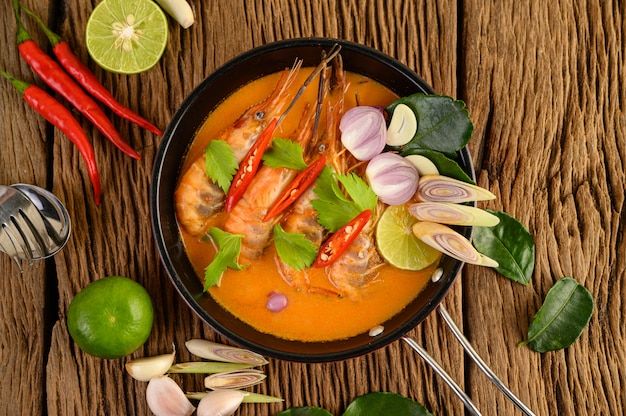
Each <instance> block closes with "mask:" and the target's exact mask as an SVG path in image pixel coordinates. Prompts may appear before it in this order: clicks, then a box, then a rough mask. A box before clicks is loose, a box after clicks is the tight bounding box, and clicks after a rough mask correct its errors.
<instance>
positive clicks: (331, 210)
mask: <svg viewBox="0 0 626 416" xmlns="http://www.w3.org/2000/svg"><path fill="white" fill-rule="evenodd" d="M339 182H341V184H342V185H343V187H344V188H345V189H346V191H347V192H348V195H350V197H351V198H352V200H350V199H348V198H346V196H345V195H344V193H343V192H342V191H341V189H340V188H339ZM313 192H315V195H317V199H314V200H313V201H311V204H312V205H313V208H314V209H315V210H316V211H317V220H318V221H319V223H320V224H321V225H322V226H323V227H324V228H326V229H327V230H329V231H332V232H335V231H337V230H338V229H340V228H341V227H343V226H344V225H346V224H347V223H348V222H350V220H352V219H353V218H354V217H356V216H357V215H359V214H360V213H361V212H362V211H364V210H366V209H374V208H375V207H376V203H377V197H376V194H374V192H373V191H372V190H371V188H370V187H369V186H368V185H367V183H365V181H364V180H363V179H361V178H359V177H358V176H357V175H355V174H348V175H336V174H335V172H334V171H333V170H332V169H331V168H329V167H325V168H324V170H323V171H322V174H321V175H320V176H319V178H317V181H316V182H315V188H314V189H313Z"/></svg>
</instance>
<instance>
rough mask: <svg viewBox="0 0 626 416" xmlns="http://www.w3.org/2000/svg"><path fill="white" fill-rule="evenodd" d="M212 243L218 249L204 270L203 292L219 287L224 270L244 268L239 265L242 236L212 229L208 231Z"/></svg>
mask: <svg viewBox="0 0 626 416" xmlns="http://www.w3.org/2000/svg"><path fill="white" fill-rule="evenodd" d="M209 234H210V235H211V238H212V239H213V242H215V245H216V246H217V247H218V250H217V253H216V254H215V257H213V260H212V261H211V263H209V265H208V266H207V267H206V269H204V290H205V291H206V290H208V289H209V288H210V287H213V286H219V285H220V281H221V280H222V275H223V274H224V272H225V271H226V269H232V270H242V269H243V268H245V267H246V266H244V265H241V264H239V253H240V252H241V240H243V235H239V234H231V233H228V232H226V231H222V230H220V229H219V228H216V227H213V228H211V230H210V231H209Z"/></svg>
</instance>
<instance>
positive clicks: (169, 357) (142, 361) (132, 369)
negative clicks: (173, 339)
mask: <svg viewBox="0 0 626 416" xmlns="http://www.w3.org/2000/svg"><path fill="white" fill-rule="evenodd" d="M175 356H176V350H174V351H173V352H172V353H171V354H163V355H157V356H154V357H144V358H139V359H136V360H132V361H129V362H127V363H126V365H125V367H126V371H127V372H128V374H130V376H131V377H132V378H134V379H135V380H138V381H150V379H152V378H155V377H159V376H162V375H163V374H165V373H167V370H169V368H170V367H171V366H172V364H174V358H175Z"/></svg>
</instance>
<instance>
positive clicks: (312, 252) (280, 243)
mask: <svg viewBox="0 0 626 416" xmlns="http://www.w3.org/2000/svg"><path fill="white" fill-rule="evenodd" d="M274 245H275V246H276V252H277V253H278V257H280V259H281V260H282V261H283V263H285V264H286V265H288V266H289V267H291V268H292V269H296V270H302V269H304V268H305V267H309V266H310V265H311V264H313V261H314V260H315V256H316V255H317V246H316V245H315V244H313V242H312V241H311V240H309V239H308V238H306V237H305V235H304V234H298V233H288V232H287V231H285V230H283V227H281V226H280V224H276V225H275V226H274Z"/></svg>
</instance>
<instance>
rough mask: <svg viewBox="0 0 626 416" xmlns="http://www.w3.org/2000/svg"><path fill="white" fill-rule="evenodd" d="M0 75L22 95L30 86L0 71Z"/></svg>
mask: <svg viewBox="0 0 626 416" xmlns="http://www.w3.org/2000/svg"><path fill="white" fill-rule="evenodd" d="M0 75H2V77H3V78H5V79H7V80H8V81H9V82H10V83H11V84H13V86H14V87H15V89H16V90H18V91H19V92H20V94H24V91H26V88H28V87H30V84H29V83H28V82H24V81H21V80H19V79H17V78H15V77H14V76H13V75H11V74H9V73H8V72H6V71H4V70H2V69H0Z"/></svg>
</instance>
